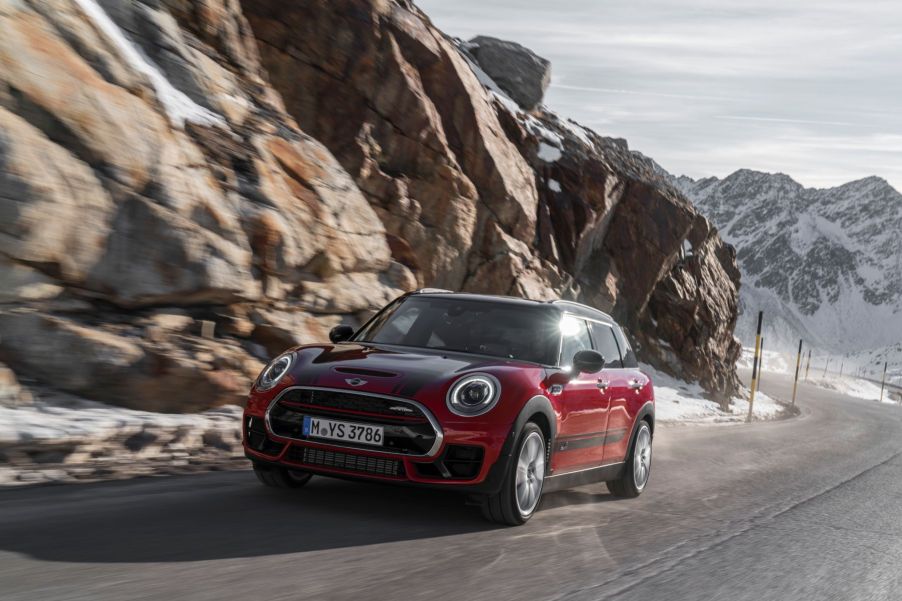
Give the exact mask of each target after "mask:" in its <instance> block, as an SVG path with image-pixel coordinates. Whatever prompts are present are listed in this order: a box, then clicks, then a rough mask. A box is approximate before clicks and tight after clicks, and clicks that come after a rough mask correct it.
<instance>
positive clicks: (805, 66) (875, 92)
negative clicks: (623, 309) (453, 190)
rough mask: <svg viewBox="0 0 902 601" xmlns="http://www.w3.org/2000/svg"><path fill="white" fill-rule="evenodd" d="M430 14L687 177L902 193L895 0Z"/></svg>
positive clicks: (435, 1)
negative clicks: (515, 51) (874, 187)
mask: <svg viewBox="0 0 902 601" xmlns="http://www.w3.org/2000/svg"><path fill="white" fill-rule="evenodd" d="M417 4H418V5H419V6H420V7H421V8H423V9H424V10H425V11H426V12H427V14H429V15H430V16H431V17H432V18H433V20H434V22H435V23H436V24H437V25H438V26H439V27H441V28H443V29H444V30H445V31H446V32H447V33H449V34H451V35H457V36H461V37H464V38H469V37H471V36H473V35H476V34H487V35H496V36H498V37H502V38H507V39H514V40H517V41H518V42H520V43H522V44H525V45H526V46H528V47H530V48H532V49H533V50H535V51H536V52H537V53H539V54H540V55H542V56H545V57H546V58H548V59H549V60H551V62H552V85H551V87H550V88H549V90H548V93H547V95H546V103H547V104H548V106H549V107H551V108H552V109H554V110H556V111H558V112H560V113H561V114H562V115H563V116H565V117H569V118H572V119H574V120H576V121H578V122H580V123H583V124H584V125H587V126H589V127H593V128H596V129H598V130H599V133H601V134H604V135H613V136H618V137H625V138H626V139H627V140H628V141H629V142H630V146H631V147H633V148H636V149H639V150H641V151H642V152H645V153H646V154H648V155H650V156H652V157H654V158H655V159H656V160H657V161H658V162H660V163H661V164H662V165H664V166H665V167H669V168H671V169H673V170H675V171H681V172H685V173H690V174H697V175H709V174H720V175H723V174H726V173H729V172H731V171H733V170H735V169H738V168H742V167H748V168H759V169H764V170H768V171H783V172H786V173H789V174H790V175H793V176H794V177H796V178H797V179H799V180H800V181H802V183H804V184H806V185H815V186H818V185H832V184H834V183H838V180H839V181H844V180H845V179H857V178H859V177H863V176H866V175H871V174H876V175H880V176H882V177H884V178H886V179H887V180H889V181H890V182H891V183H894V185H896V186H897V187H902V161H899V160H895V159H897V157H891V154H892V153H893V152H896V150H897V149H898V148H899V147H898V145H897V137H898V136H899V135H902V112H900V111H898V109H897V106H898V99H899V98H900V96H902V63H900V62H899V60H898V57H899V56H902V33H900V32H899V29H898V24H899V23H900V22H902V3H899V2H897V1H896V0H861V1H859V2H854V3H853V2H848V1H847V0H794V1H793V2H786V1H785V0H731V1H730V2H724V1H723V0H683V1H680V2H677V1H675V0H631V1H630V2H598V1H597V0H561V1H560V2H556V3H553V4H552V3H548V2H546V1H545V0H494V1H493V2H485V0H455V1H454V2H448V1H447V0H419V1H418V2H417ZM840 128H841V129H840ZM837 133H840V134H842V135H840V136H837V135H836V134H837Z"/></svg>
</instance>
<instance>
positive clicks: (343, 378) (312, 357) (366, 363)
mask: <svg viewBox="0 0 902 601" xmlns="http://www.w3.org/2000/svg"><path fill="white" fill-rule="evenodd" d="M295 352H296V356H297V361H296V362H295V364H294V366H293V367H292V370H291V376H292V377H291V380H292V382H291V384H290V385H293V386H318V387H325V388H343V389H349V390H360V391H362V392H370V393H377V394H385V395H391V396H398V397H402V398H422V397H423V396H432V395H431V393H433V392H438V391H440V390H443V389H445V388H447V386H448V385H449V383H450V382H451V381H453V380H456V379H457V378H458V377H459V376H461V375H464V374H466V373H470V372H474V371H484V372H489V373H493V374H495V375H496V376H498V377H501V378H503V377H504V375H505V372H511V373H521V374H522V373H523V371H524V368H527V369H528V370H538V371H542V368H541V367H539V366H537V365H535V364H532V363H524V362H521V361H513V360H507V359H503V358H492V357H484V356H479V355H470V354H466V353H446V352H441V351H435V352H434V351H431V350H427V349H406V348H401V347H388V346H376V345H370V344H367V345H361V344H354V343H343V344H336V345H315V346H305V347H299V348H297V349H296V351H295Z"/></svg>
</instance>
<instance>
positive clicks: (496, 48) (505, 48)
mask: <svg viewBox="0 0 902 601" xmlns="http://www.w3.org/2000/svg"><path fill="white" fill-rule="evenodd" d="M466 50H467V52H469V54H470V55H471V56H472V57H473V58H474V60H475V61H476V63H477V64H478V65H479V67H480V68H481V69H482V70H483V71H484V72H485V73H486V75H488V76H489V77H490V78H491V79H492V81H493V82H495V83H496V84H497V85H498V87H499V88H501V89H502V90H503V91H504V92H505V93H506V94H507V95H508V96H510V98H511V100H513V101H514V102H516V103H517V105H518V106H519V107H520V108H521V109H523V110H525V111H531V110H533V109H535V108H537V107H538V106H539V104H541V102H542V98H543V97H544V96H545V90H547V89H548V84H549V83H551V62H549V61H548V60H547V59H544V58H542V57H541V56H539V55H537V54H536V53H535V52H533V51H532V50H530V49H529V48H525V47H523V46H521V45H520V44H518V43H516V42H511V41H508V40H499V39H498V38H493V37H489V36H484V35H480V36H476V37H475V38H473V39H472V40H470V41H469V42H468V43H467V45H466Z"/></svg>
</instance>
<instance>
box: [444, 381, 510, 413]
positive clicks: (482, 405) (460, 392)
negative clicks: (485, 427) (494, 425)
mask: <svg viewBox="0 0 902 601" xmlns="http://www.w3.org/2000/svg"><path fill="white" fill-rule="evenodd" d="M500 398H501V383H500V382H499V381H498V378H496V377H495V376H493V375H490V374H483V373H475V374H468V375H466V376H463V377H462V378H460V379H459V380H457V382H455V383H454V385H453V386H451V389H450V390H448V395H447V397H446V399H445V401H446V402H445V404H446V405H447V406H448V410H449V411H451V413H453V414H455V415H460V416H461V417H476V416H478V415H482V414H484V413H488V412H489V411H491V410H492V408H493V407H494V406H495V405H496V404H498V399H500Z"/></svg>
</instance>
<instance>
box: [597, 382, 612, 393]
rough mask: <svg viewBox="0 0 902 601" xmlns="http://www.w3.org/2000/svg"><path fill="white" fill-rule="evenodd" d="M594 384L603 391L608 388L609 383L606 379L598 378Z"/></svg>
mask: <svg viewBox="0 0 902 601" xmlns="http://www.w3.org/2000/svg"><path fill="white" fill-rule="evenodd" d="M595 385H596V386H598V388H599V389H601V391H602V392H604V391H605V390H607V389H608V386H610V385H611V383H610V382H608V381H607V380H598V382H597V383H596V384H595Z"/></svg>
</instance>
